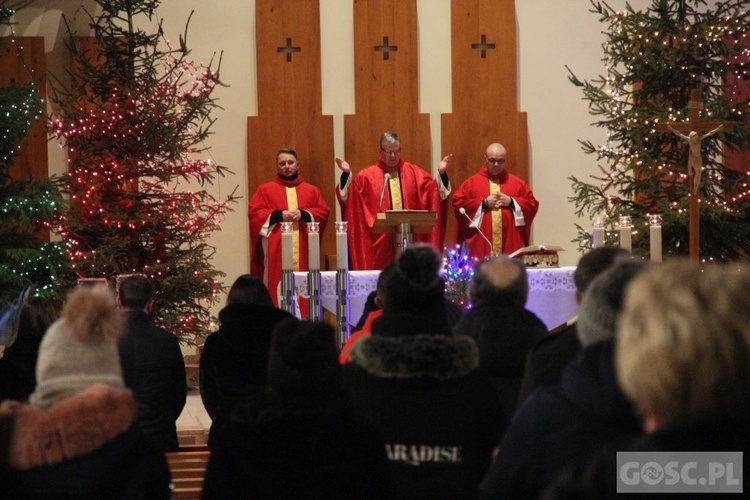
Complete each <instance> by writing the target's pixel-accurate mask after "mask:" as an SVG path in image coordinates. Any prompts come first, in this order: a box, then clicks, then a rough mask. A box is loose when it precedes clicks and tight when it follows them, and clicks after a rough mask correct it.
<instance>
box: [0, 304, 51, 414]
mask: <svg viewBox="0 0 750 500" xmlns="http://www.w3.org/2000/svg"><path fill="white" fill-rule="evenodd" d="M56 318H57V313H56V312H55V308H54V306H53V304H52V301H51V300H50V299H49V298H47V297H28V298H27V299H26V300H25V301H24V303H23V305H22V306H21V308H20V310H19V311H18V327H17V328H18V332H17V334H16V338H15V340H14V341H13V343H12V344H11V345H9V346H7V347H6V348H5V351H4V352H3V355H2V358H0V401H2V400H4V399H13V400H15V401H26V400H27V399H28V398H29V395H30V394H31V393H32V392H34V387H36V373H35V370H36V359H37V355H38V354H39V344H41V342H42V337H43V336H44V332H45V331H47V328H49V326H50V325H51V324H52V323H53V322H54V321H55V319H56Z"/></svg>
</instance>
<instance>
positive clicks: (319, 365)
mask: <svg viewBox="0 0 750 500" xmlns="http://www.w3.org/2000/svg"><path fill="white" fill-rule="evenodd" d="M268 386H269V387H270V388H271V389H273V390H274V391H276V392H278V393H282V394H295V395H311V394H321V393H331V392H336V391H338V390H340V388H341V368H340V366H339V363H338V351H337V349H336V343H335V340H334V332H333V328H332V327H331V326H330V325H328V324H326V323H320V322H312V321H298V320H296V319H286V320H284V321H282V322H280V323H279V324H278V325H277V326H276V328H274V331H273V337H272V339H271V348H270V351H269V357H268Z"/></svg>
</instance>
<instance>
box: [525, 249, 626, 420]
mask: <svg viewBox="0 0 750 500" xmlns="http://www.w3.org/2000/svg"><path fill="white" fill-rule="evenodd" d="M629 257H631V254H630V252H628V251H627V250H625V249H622V248H620V247H601V248H594V249H593V250H590V251H588V252H586V253H585V254H583V256H582V257H581V258H580V259H579V260H578V265H577V266H576V269H575V271H573V283H574V284H575V287H576V302H577V303H578V304H579V305H580V303H581V301H582V300H583V296H584V294H585V293H586V290H587V289H588V287H589V285H590V284H591V282H592V281H593V280H594V278H596V277H597V276H599V275H600V274H601V273H603V272H604V271H606V270H607V269H609V268H610V267H611V266H612V265H613V264H614V263H615V262H616V261H618V260H622V259H626V258H629ZM577 319H578V316H577V315H576V316H575V317H573V318H571V319H570V320H568V321H567V322H566V323H565V324H564V325H562V326H561V328H559V329H555V330H553V331H550V334H549V335H546V336H545V337H544V338H542V339H541V340H539V341H538V342H537V343H536V344H535V345H534V347H533V348H532V349H531V351H530V352H529V354H528V355H527V356H526V364H525V366H524V374H523V380H522V382H521V389H520V394H519V396H518V403H519V405H520V404H522V403H523V402H524V401H525V400H526V398H528V397H529V395H530V394H531V393H532V392H534V391H535V390H536V389H538V388H539V387H547V386H550V385H556V384H558V383H560V377H561V376H562V372H563V370H564V369H565V367H566V366H567V365H568V363H570V362H571V361H573V360H574V359H575V357H576V356H577V355H578V353H579V352H581V341H580V340H578V332H577V328H576V320H577Z"/></svg>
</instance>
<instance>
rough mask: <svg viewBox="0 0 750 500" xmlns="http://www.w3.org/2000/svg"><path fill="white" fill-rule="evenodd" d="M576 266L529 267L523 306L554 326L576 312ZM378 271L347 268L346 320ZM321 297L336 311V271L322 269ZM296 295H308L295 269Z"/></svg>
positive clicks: (357, 311) (354, 316)
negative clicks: (347, 313) (347, 302)
mask: <svg viewBox="0 0 750 500" xmlns="http://www.w3.org/2000/svg"><path fill="white" fill-rule="evenodd" d="M574 271H575V267H559V268H545V269H528V270H527V272H528V279H529V300H528V302H527V303H526V308H527V309H529V310H530V311H533V312H534V313H535V314H536V315H537V316H539V318H540V319H541V320H542V321H543V322H544V324H545V325H547V328H549V329H552V328H555V327H557V326H559V325H561V324H562V323H565V322H566V321H567V320H568V319H570V318H571V317H573V316H575V315H576V314H577V313H578V304H577V303H576V299H575V295H576V288H575V284H574V282H573V272H574ZM379 273H380V272H379V271H350V272H349V315H350V318H349V322H350V323H351V324H353V325H354V324H356V323H357V322H358V321H359V318H360V316H361V315H362V311H363V309H364V306H365V302H366V301H367V296H368V295H369V294H370V292H371V291H373V290H375V288H376V285H377V280H378V274H379ZM320 275H321V287H320V294H321V301H322V303H323V308H324V309H326V310H328V311H331V312H333V313H334V314H335V313H336V271H323V272H321V273H320ZM294 289H295V295H296V296H297V297H308V293H307V273H294Z"/></svg>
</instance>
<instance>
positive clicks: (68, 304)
mask: <svg viewBox="0 0 750 500" xmlns="http://www.w3.org/2000/svg"><path fill="white" fill-rule="evenodd" d="M60 317H61V319H62V320H64V321H65V323H66V325H67V328H68V330H69V331H70V333H71V335H72V336H73V337H74V338H76V339H77V340H79V341H81V342H89V343H98V342H101V341H104V340H116V339H117V338H118V337H120V335H121V334H122V333H123V326H124V323H123V318H122V315H121V313H120V311H118V309H117V306H116V302H115V296H114V293H113V292H112V290H110V288H109V287H108V286H107V285H96V286H79V287H76V288H75V289H73V291H72V292H70V293H69V294H68V296H67V299H66V301H65V305H64V306H63V310H62V313H61V314H60Z"/></svg>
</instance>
